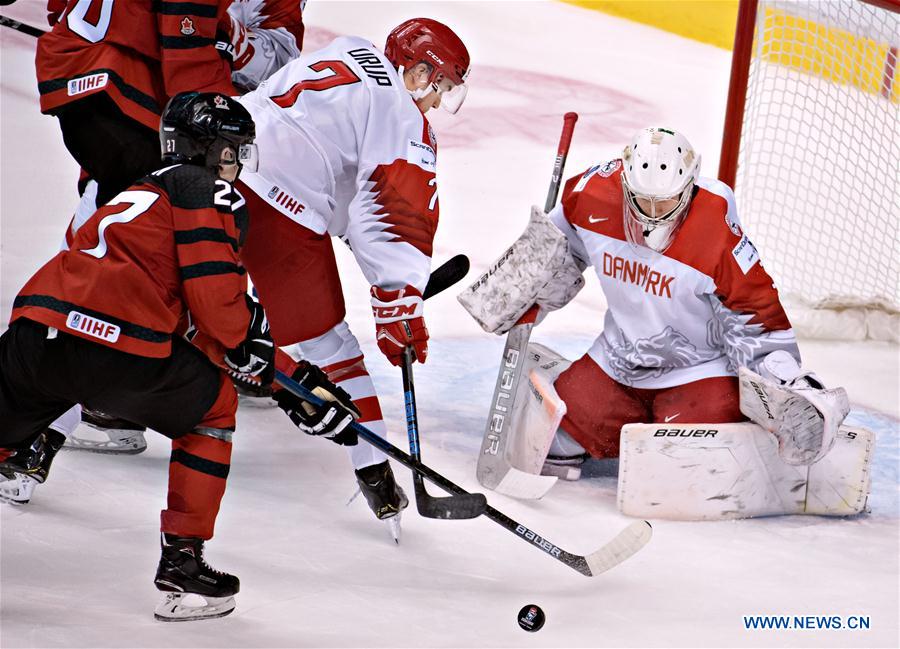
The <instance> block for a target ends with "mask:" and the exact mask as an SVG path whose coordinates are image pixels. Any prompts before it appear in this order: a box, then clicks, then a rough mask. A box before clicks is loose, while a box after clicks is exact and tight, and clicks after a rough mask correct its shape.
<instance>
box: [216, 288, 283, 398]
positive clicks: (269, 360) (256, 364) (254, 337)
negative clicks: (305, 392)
mask: <svg viewBox="0 0 900 649" xmlns="http://www.w3.org/2000/svg"><path fill="white" fill-rule="evenodd" d="M245 297H246V298H247V308H248V309H249V310H250V325H249V326H248V327H247V337H246V338H245V339H244V342H242V343H241V344H240V345H238V346H237V347H235V348H234V349H230V350H228V351H227V352H225V365H226V367H227V370H228V374H229V375H231V377H232V378H233V379H234V380H235V381H237V382H239V383H241V384H243V385H246V386H247V387H249V388H252V389H257V388H259V387H265V386H267V385H270V384H271V383H272V380H273V379H274V378H275V344H274V343H273V342H272V336H271V335H270V334H269V321H268V320H267V319H266V312H265V311H264V310H263V308H262V305H260V304H259V302H256V301H255V300H253V298H251V297H250V296H249V295H246V296H245Z"/></svg>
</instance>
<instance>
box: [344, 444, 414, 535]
mask: <svg viewBox="0 0 900 649" xmlns="http://www.w3.org/2000/svg"><path fill="white" fill-rule="evenodd" d="M356 481H357V482H358V483H359V490H360V491H361V492H362V494H363V496H365V498H366V502H367V503H369V507H370V508H371V509H372V511H373V512H374V513H375V517H376V518H377V519H378V520H381V521H384V522H385V523H387V525H388V530H389V531H390V534H391V537H393V539H394V542H395V543H400V515H401V512H403V510H404V509H406V507H407V505H409V498H407V497H406V494H405V493H403V489H401V488H400V485H398V484H397V481H396V480H394V472H393V471H391V465H390V464H389V463H388V461H387V460H385V461H384V462H382V463H381V464H373V465H372V466H367V467H363V468H362V469H358V470H357V471H356Z"/></svg>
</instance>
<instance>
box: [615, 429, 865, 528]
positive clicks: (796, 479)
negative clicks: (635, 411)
mask: <svg viewBox="0 0 900 649" xmlns="http://www.w3.org/2000/svg"><path fill="white" fill-rule="evenodd" d="M874 446H875V436H874V435H873V434H872V432H871V431H868V430H866V429H864V428H856V427H850V426H841V427H840V428H839V430H838V432H837V435H835V442H834V446H833V447H832V449H831V451H829V452H828V454H826V455H825V456H824V457H823V458H822V459H821V460H819V461H818V462H816V463H815V464H812V465H804V466H799V465H791V464H788V463H786V462H785V461H784V460H783V459H782V458H781V457H780V456H779V452H778V440H777V439H776V438H775V437H774V436H773V435H772V434H770V433H769V432H768V431H766V430H764V429H763V428H761V427H760V426H758V425H756V424H754V423H752V422H746V423H737V424H706V425H704V424H680V425H674V424H628V425H626V426H624V427H623V428H622V436H621V454H620V459H619V488H618V503H619V510H620V511H621V512H622V513H623V514H626V515H628V516H635V517H638V518H663V519H670V520H698V521H699V520H725V519H734V518H750V517H754V516H778V515H783V514H813V515H819V516H849V515H853V514H859V513H861V512H863V511H864V510H865V506H866V499H867V497H868V494H869V484H870V476H869V472H870V464H871V459H872V452H873V450H874Z"/></svg>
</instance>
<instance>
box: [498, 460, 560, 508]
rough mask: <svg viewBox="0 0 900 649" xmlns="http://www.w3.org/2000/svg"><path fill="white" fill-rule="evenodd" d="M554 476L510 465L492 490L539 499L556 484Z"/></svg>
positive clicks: (513, 495)
mask: <svg viewBox="0 0 900 649" xmlns="http://www.w3.org/2000/svg"><path fill="white" fill-rule="evenodd" d="M556 481H557V478H556V476H548V475H534V474H533V473H526V472H525V471H521V470H519V469H517V468H516V467H514V466H510V467H509V468H508V469H507V471H506V475H504V476H503V479H502V480H500V482H499V483H498V484H497V486H496V487H494V491H496V492H497V493H500V494H503V495H504V496H510V497H512V498H520V499H522V500H539V499H540V498H543V497H544V496H546V495H547V492H548V491H550V488H551V487H553V485H555V484H556Z"/></svg>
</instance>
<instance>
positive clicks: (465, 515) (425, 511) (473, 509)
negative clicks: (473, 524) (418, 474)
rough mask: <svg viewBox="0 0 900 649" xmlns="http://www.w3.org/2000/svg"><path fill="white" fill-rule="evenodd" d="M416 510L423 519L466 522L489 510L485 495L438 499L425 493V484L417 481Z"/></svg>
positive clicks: (465, 495) (464, 495)
mask: <svg viewBox="0 0 900 649" xmlns="http://www.w3.org/2000/svg"><path fill="white" fill-rule="evenodd" d="M415 488H416V509H418V510H419V515H420V516H422V517H423V518H440V519H444V520H465V519H469V518H477V517H478V516H481V515H482V514H483V513H484V512H485V509H487V498H485V496H484V494H470V493H465V494H457V495H454V496H447V497H441V498H436V497H434V496H432V495H430V494H429V493H428V492H427V491H425V483H424V482H422V481H421V480H418V479H417V480H416V481H415Z"/></svg>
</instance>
